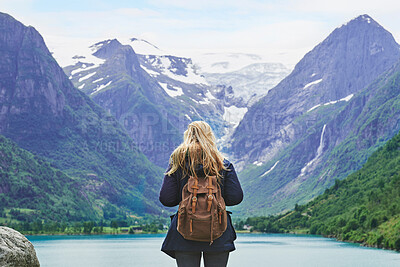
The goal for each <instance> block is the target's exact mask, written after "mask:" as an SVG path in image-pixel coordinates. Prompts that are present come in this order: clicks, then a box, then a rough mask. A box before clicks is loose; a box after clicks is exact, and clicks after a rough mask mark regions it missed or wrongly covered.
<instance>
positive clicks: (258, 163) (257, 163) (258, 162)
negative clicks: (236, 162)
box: [253, 160, 263, 166]
mask: <svg viewBox="0 0 400 267" xmlns="http://www.w3.org/2000/svg"><path fill="white" fill-rule="evenodd" d="M253 164H254V165H256V166H261V165H262V164H263V163H262V162H261V161H257V160H256V161H254V162H253Z"/></svg>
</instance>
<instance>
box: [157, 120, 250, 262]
mask: <svg viewBox="0 0 400 267" xmlns="http://www.w3.org/2000/svg"><path fill="white" fill-rule="evenodd" d="M183 138H184V140H183V143H182V144H180V145H179V146H178V147H177V148H176V149H175V150H174V152H173V153H172V154H171V157H170V165H169V167H168V169H167V171H166V173H165V176H164V181H163V184H162V187H161V191H160V202H161V203H162V204H163V205H164V206H167V207H174V206H176V205H178V204H179V202H180V201H181V200H182V189H183V187H184V185H185V184H186V183H187V182H188V179H189V176H196V177H199V179H201V178H202V177H205V176H209V175H210V176H211V175H212V176H216V177H217V181H218V183H219V184H220V188H221V193H222V197H223V198H224V201H225V204H226V205H227V206H233V205H237V204H239V203H240V202H241V201H242V199H243V191H242V188H241V186H240V183H239V180H238V177H237V175H236V172H235V169H234V168H233V165H232V163H230V162H229V161H228V160H226V159H224V157H223V156H222V154H221V153H220V152H219V151H218V149H217V146H216V144H215V137H214V134H213V132H212V130H211V127H210V125H208V124H207V123H206V122H204V121H195V122H192V123H190V124H189V126H188V129H187V130H186V131H185V133H184V137H183ZM177 217H178V216H177V214H175V215H174V216H171V218H172V221H171V226H170V228H169V230H168V234H167V236H166V238H165V240H164V243H163V245H162V248H161V250H162V251H163V252H165V253H166V254H168V255H170V256H171V257H173V258H175V259H176V262H177V265H178V266H180V267H184V266H190V267H192V266H200V260H201V255H202V252H203V257H204V265H205V266H206V267H210V266H218V267H220V266H226V265H227V262H228V257H229V252H230V251H233V250H235V246H234V244H233V241H234V240H235V239H236V233H235V230H234V229H233V226H232V221H231V218H230V216H229V214H228V220H227V227H226V231H225V232H224V233H223V234H222V236H220V237H219V238H217V239H215V240H214V241H213V242H212V244H211V245H210V242H200V241H192V240H187V239H184V238H183V236H182V235H181V234H180V233H179V232H178V231H177Z"/></svg>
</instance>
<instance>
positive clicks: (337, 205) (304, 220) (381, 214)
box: [247, 73, 400, 250]
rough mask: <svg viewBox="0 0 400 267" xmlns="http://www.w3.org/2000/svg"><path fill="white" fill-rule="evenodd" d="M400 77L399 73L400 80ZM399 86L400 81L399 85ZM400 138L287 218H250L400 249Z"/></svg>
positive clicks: (271, 226)
mask: <svg viewBox="0 0 400 267" xmlns="http://www.w3.org/2000/svg"><path fill="white" fill-rule="evenodd" d="M399 78H400V75H399V73H398V74H397V75H396V79H397V80H398V79H399ZM397 86H399V83H398V82H397ZM399 162H400V134H399V133H398V134H396V135H395V136H394V137H393V138H392V139H391V140H389V141H388V142H387V143H386V144H385V146H384V147H381V148H380V149H378V150H377V151H375V152H374V153H373V154H372V155H371V156H370V157H369V158H368V161H367V162H366V163H365V164H364V166H363V167H362V168H361V169H360V170H358V171H356V172H355V173H352V174H351V175H349V176H348V177H347V178H346V179H344V180H342V181H340V180H336V182H335V184H334V185H333V186H332V187H331V188H329V189H327V190H326V191H325V193H323V194H322V195H320V196H318V197H317V198H315V199H314V200H313V201H311V202H309V203H308V204H306V205H302V206H296V208H295V210H293V211H290V212H288V213H286V214H282V215H278V216H271V217H258V218H250V219H248V221H247V222H248V223H250V224H251V225H253V226H254V227H255V228H254V229H255V230H260V231H264V232H282V231H300V230H303V232H304V229H307V231H308V232H309V233H312V234H322V235H325V236H331V237H336V238H338V239H340V240H345V241H352V242H358V243H363V244H365V245H369V246H375V247H380V248H388V249H396V250H400V237H399V232H400V194H399V192H400V165H399Z"/></svg>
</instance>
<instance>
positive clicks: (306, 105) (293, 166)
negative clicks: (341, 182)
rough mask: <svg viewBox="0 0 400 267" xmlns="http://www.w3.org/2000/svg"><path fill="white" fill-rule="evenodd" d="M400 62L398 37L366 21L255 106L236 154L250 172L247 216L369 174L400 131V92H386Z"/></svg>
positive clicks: (325, 45) (309, 58)
mask: <svg viewBox="0 0 400 267" xmlns="http://www.w3.org/2000/svg"><path fill="white" fill-rule="evenodd" d="M399 59H400V50H399V45H398V44H397V43H396V42H395V40H394V38H393V36H392V35H391V34H390V33H389V32H387V31H386V30H385V29H384V28H383V27H382V26H380V25H379V24H378V23H377V22H375V21H374V20H373V19H372V18H370V17H369V16H368V15H362V16H359V17H357V18H355V19H354V20H352V21H350V22H348V23H347V24H345V25H343V26H341V27H339V28H337V29H335V30H334V31H333V32H332V33H331V34H330V35H329V36H328V37H327V38H326V39H325V40H324V41H323V42H321V43H320V44H318V45H317V46H316V47H315V48H314V49H313V50H312V51H310V52H309V53H307V54H306V55H305V56H304V58H303V59H302V60H301V61H300V62H299V63H298V64H297V65H296V67H295V69H294V70H293V72H292V73H291V74H290V75H289V76H288V77H286V78H285V79H284V80H283V81H282V82H280V83H279V84H278V85H277V86H276V87H275V88H273V89H271V90H270V91H269V92H268V94H267V95H266V96H265V97H263V98H261V99H260V100H259V101H258V102H257V103H255V104H254V105H253V106H251V108H250V109H249V111H248V112H247V113H246V115H245V116H244V118H243V120H242V121H241V123H240V124H239V126H238V127H237V128H236V130H235V132H234V134H233V142H232V147H231V153H232V154H233V155H234V156H235V158H236V159H237V160H240V161H241V162H240V163H239V164H237V165H238V168H239V169H240V168H241V169H243V167H244V166H247V167H246V168H245V170H243V171H242V172H241V176H242V177H244V181H243V187H244V190H245V191H247V194H248V195H249V197H248V198H247V199H246V200H245V201H244V203H243V205H242V211H243V212H245V213H247V214H252V213H253V214H269V213H274V212H280V211H282V210H285V209H288V208H291V207H293V206H294V205H295V204H296V203H297V202H300V203H304V202H307V201H309V200H310V199H312V198H313V197H315V196H317V195H318V194H320V193H322V192H323V190H324V189H325V188H327V187H329V186H331V185H332V184H333V182H334V180H335V179H343V178H344V177H346V176H347V175H348V174H350V173H351V172H353V171H354V170H357V169H359V168H361V166H362V164H363V163H364V162H365V161H366V159H367V157H368V156H369V155H370V154H371V153H372V152H373V151H374V150H376V149H377V148H378V147H379V146H381V145H382V144H383V143H384V142H385V141H386V140H388V139H389V138H391V137H393V136H394V134H395V133H396V132H397V131H398V130H399V126H398V124H397V120H398V118H399V116H398V114H397V113H396V112H397V111H396V109H393V108H392V109H391V110H390V109H389V110H390V112H388V110H387V109H388V108H389V106H390V103H391V101H393V99H392V96H393V95H392V94H394V95H396V94H395V92H396V90H394V91H390V93H389V92H388V91H387V89H385V88H386V87H385V86H389V85H390V81H386V80H385V77H387V75H390V74H393V73H395V70H394V69H391V71H390V73H386V74H383V73H384V72H385V71H388V69H390V68H391V67H392V66H393V64H395V63H397V62H398V60H399ZM380 75H383V76H382V77H381V78H380V79H378V80H377V81H376V82H375V83H374V84H372V85H370V86H368V85H369V84H371V83H372V82H373V81H374V80H375V79H377V78H378V77H379V76H380ZM393 75H394V74H393ZM384 81H386V82H387V83H385V82H384ZM385 112H386V113H389V114H391V115H393V118H391V119H388V117H387V115H385ZM378 114H379V115H380V116H382V118H379V119H378V118H377V117H376V116H378ZM372 118H375V120H374V121H372ZM383 118H386V119H384V120H383ZM378 124H379V125H380V126H379V128H377V126H376V125H378ZM378 129H379V130H378ZM249 164H250V165H251V166H249Z"/></svg>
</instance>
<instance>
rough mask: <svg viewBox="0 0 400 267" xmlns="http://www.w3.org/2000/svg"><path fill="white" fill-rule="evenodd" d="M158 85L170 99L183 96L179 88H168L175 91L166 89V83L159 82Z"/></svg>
mask: <svg viewBox="0 0 400 267" xmlns="http://www.w3.org/2000/svg"><path fill="white" fill-rule="evenodd" d="M158 84H159V85H160V86H161V87H162V88H163V89H164V91H165V92H166V93H167V94H168V95H169V96H170V97H177V96H180V95H183V90H182V88H180V87H177V86H170V87H172V88H173V89H175V90H173V89H170V88H168V84H167V83H162V82H159V83H158Z"/></svg>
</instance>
